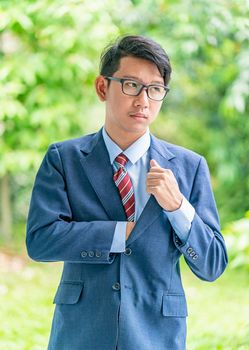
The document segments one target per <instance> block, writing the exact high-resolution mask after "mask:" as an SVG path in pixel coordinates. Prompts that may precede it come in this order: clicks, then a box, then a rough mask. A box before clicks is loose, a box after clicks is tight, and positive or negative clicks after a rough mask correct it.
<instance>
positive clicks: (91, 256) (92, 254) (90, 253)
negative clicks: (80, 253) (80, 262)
mask: <svg viewBox="0 0 249 350" xmlns="http://www.w3.org/2000/svg"><path fill="white" fill-rule="evenodd" d="M88 256H89V257H90V258H93V257H94V252H93V251H92V250H90V252H88Z"/></svg>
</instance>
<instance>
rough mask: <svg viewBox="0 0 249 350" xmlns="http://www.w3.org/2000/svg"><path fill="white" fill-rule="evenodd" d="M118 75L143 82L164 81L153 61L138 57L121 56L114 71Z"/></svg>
mask: <svg viewBox="0 0 249 350" xmlns="http://www.w3.org/2000/svg"><path fill="white" fill-rule="evenodd" d="M114 76H118V77H128V78H129V77H132V78H133V79H138V80H140V81H142V82H144V83H151V82H158V83H162V84H163V83H164V80H163V77H162V76H161V74H160V72H159V70H158V68H157V66H156V65H155V63H153V62H151V61H148V60H145V59H143V58H138V57H131V56H127V57H123V58H121V59H120V64H119V68H118V70H117V71H116V72H115V73H114Z"/></svg>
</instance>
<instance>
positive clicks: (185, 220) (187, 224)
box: [164, 197, 195, 243]
mask: <svg viewBox="0 0 249 350" xmlns="http://www.w3.org/2000/svg"><path fill="white" fill-rule="evenodd" d="M164 212H165V213H166V214H167V217H168V219H169V221H170V223H171V226H172V227H173V229H174V231H175V233H176V234H177V236H178V237H179V238H180V240H181V241H182V243H185V242H186V241H187V239H188V236H189V232H190V229H191V224H192V221H193V219H194V215H195V209H194V207H193V206H192V205H191V204H190V203H189V201H188V200H187V199H186V198H185V197H183V200H182V204H181V206H180V208H179V209H177V210H175V211H170V212H169V211H166V210H164Z"/></svg>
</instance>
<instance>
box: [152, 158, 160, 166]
mask: <svg viewBox="0 0 249 350" xmlns="http://www.w3.org/2000/svg"><path fill="white" fill-rule="evenodd" d="M150 166H151V167H154V166H156V167H159V168H160V165H159V164H158V163H157V161H156V160H155V159H151V160H150Z"/></svg>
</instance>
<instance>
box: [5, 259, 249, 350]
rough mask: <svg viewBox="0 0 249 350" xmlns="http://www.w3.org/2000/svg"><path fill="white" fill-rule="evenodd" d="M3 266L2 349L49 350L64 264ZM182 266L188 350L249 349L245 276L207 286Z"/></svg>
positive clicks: (230, 275) (14, 262)
mask: <svg viewBox="0 0 249 350" xmlns="http://www.w3.org/2000/svg"><path fill="white" fill-rule="evenodd" d="M0 257H1V255H0ZM0 262H1V264H0V266H1V268H0V272H1V275H0V297H1V303H0V314H1V323H0V349H1V350H45V349H46V348H47V343H48V337H49V332H50V327H51V321H52V316H53V310H54V306H53V304H52V300H53V296H54V293H55V291H56V287H57V284H58V282H59V277H60V273H61V266H62V265H61V264H58V263H56V264H55V263H53V264H42V263H33V262H31V261H29V260H27V261H26V260H25V261H23V259H20V258H18V257H16V258H14V259H13V258H12V259H7V258H4V256H2V258H1V261H0ZM182 265H183V282H184V286H185V289H186V294H187V298H188V309H189V317H188V341H187V344H188V345H187V349H188V350H247V349H249V276H248V273H247V271H244V270H237V271H235V270H227V272H226V273H225V274H224V275H223V276H222V277H221V278H220V279H219V280H217V281H216V282H214V283H207V282H203V281H200V280H198V279H197V278H196V277H195V276H194V275H193V274H192V273H191V272H190V271H189V269H187V268H186V267H185V264H182ZM69 350H71V349H69ZM72 350H73V349H72ZM131 350H133V349H131ZM141 350H142V349H141ZM152 350H156V349H152ZM165 350H170V349H165ZM179 350H180V349H179Z"/></svg>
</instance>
